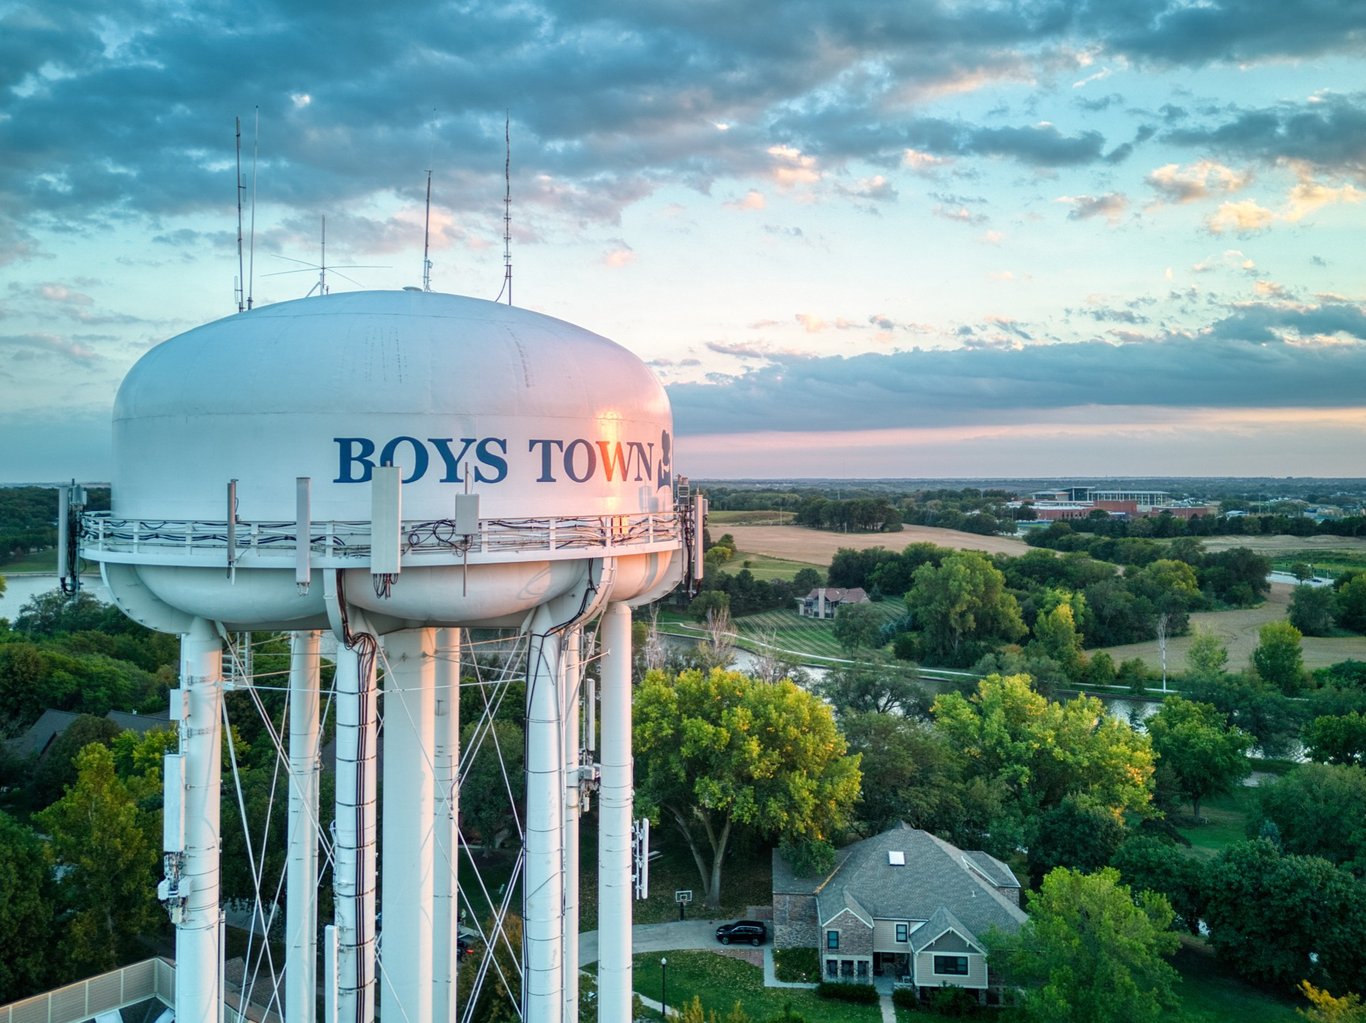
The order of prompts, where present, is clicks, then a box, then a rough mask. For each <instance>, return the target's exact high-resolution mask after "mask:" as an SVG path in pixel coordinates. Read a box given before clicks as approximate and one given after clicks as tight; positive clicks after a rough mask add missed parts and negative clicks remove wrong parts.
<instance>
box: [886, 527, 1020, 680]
mask: <svg viewBox="0 0 1366 1023" xmlns="http://www.w3.org/2000/svg"><path fill="white" fill-rule="evenodd" d="M906 608H907V610H909V611H910V613H911V619H912V622H913V624H914V627H915V628H916V629H917V630H919V632H920V633H921V635H922V637H923V643H924V649H925V653H926V656H927V658H934V659H936V660H941V661H944V662H947V663H949V664H956V665H963V664H971V663H972V662H973V661H975V660H976V659H977V658H978V657H980V656H981V655H982V654H983V653H985V652H986V650H987V648H988V647H989V646H991V645H992V644H994V643H1009V642H1013V641H1014V640H1017V639H1019V638H1020V637H1021V636H1023V635H1024V634H1025V631H1026V629H1025V624H1024V620H1023V619H1022V618H1021V617H1020V605H1019V603H1018V602H1017V601H1016V600H1015V597H1014V595H1012V594H1011V593H1009V592H1008V591H1007V590H1006V585H1005V576H1004V575H1003V574H1002V573H1001V571H1000V569H998V568H996V567H995V566H994V565H993V564H992V563H991V562H990V561H988V560H987V559H986V558H985V557H983V556H982V555H981V554H978V553H976V552H975V551H954V552H953V553H951V554H949V555H947V556H946V557H945V558H944V560H943V561H942V562H940V563H939V565H937V566H936V565H934V564H929V563H927V564H924V565H921V566H920V567H919V568H917V569H916V570H915V576H914V582H913V584H912V586H911V589H910V592H908V593H907V594H906Z"/></svg>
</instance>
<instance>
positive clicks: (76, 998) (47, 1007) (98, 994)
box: [0, 959, 175, 1023]
mask: <svg viewBox="0 0 1366 1023" xmlns="http://www.w3.org/2000/svg"><path fill="white" fill-rule="evenodd" d="M149 998H156V999H158V1000H159V1001H162V1002H164V1003H165V1004H166V1005H174V1004H175V966H174V965H172V964H171V963H169V962H167V961H166V960H165V959H144V960H143V961H142V962H140V963H134V964H133V965H132V966H125V967H123V968H122V969H119V970H112V971H110V972H109V973H102V974H100V975H99V976H98V977H90V978H88V979H86V980H81V981H77V982H76V983H75V984H68V985H66V987H59V988H57V989H56V990H53V991H49V992H47V993H46V994H41V995H34V996H33V997H32V998H25V999H23V1000H22V1001H18V1002H11V1003H10V1004H9V1005H0V1023H81V1021H82V1020H88V1019H93V1018H94V1017H96V1016H98V1015H100V1014H101V1013H106V1012H114V1011H115V1010H117V1009H121V1008H123V1007H124V1006H127V1005H136V1004H137V1003H138V1002H145V1001H147V1000H148V999H149Z"/></svg>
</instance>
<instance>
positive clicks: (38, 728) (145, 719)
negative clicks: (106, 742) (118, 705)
mask: <svg viewBox="0 0 1366 1023" xmlns="http://www.w3.org/2000/svg"><path fill="white" fill-rule="evenodd" d="M80 716H81V715H80V714H79V713H77V712H76V711H70V710H53V709H52V708H51V707H49V708H48V709H47V710H45V711H43V713H42V715H41V716H40V717H39V718H38V720H37V721H35V722H34V723H33V724H32V725H30V726H29V728H28V729H27V730H26V731H25V732H24V733H23V734H21V735H18V736H16V737H15V738H13V739H9V740H7V741H6V742H5V748H6V749H7V750H8V751H9V752H10V754H11V755H12V756H15V757H17V758H20V759H24V758H27V757H35V758H37V757H41V756H42V755H43V754H44V753H46V752H47V751H48V747H50V746H51V745H52V744H53V743H54V742H56V741H57V737H58V736H60V735H61V734H62V733H63V732H65V731H66V730H67V729H68V728H70V727H71V723H72V722H73V721H75V720H76V719H77V718H78V717H80ZM105 717H106V718H107V719H108V720H110V721H112V722H114V724H116V725H117V726H118V727H119V728H121V729H124V730H128V729H131V730H132V731H134V732H137V733H138V734H139V735H145V734H146V733H147V732H149V731H151V730H152V729H153V728H173V727H174V723H173V722H172V721H171V719H170V718H168V717H164V716H162V715H160V714H132V713H128V712H127V711H121V710H111V711H110V712H109V713H107V714H106V715H105Z"/></svg>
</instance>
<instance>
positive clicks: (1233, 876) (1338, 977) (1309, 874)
mask: <svg viewBox="0 0 1366 1023" xmlns="http://www.w3.org/2000/svg"><path fill="white" fill-rule="evenodd" d="M1205 892H1206V897H1207V901H1206V904H1205V922H1206V924H1208V926H1209V929H1210V935H1209V941H1210V945H1211V946H1212V947H1213V948H1214V950H1215V952H1216V953H1217V954H1218V955H1219V957H1220V958H1221V959H1223V960H1224V961H1225V962H1227V963H1228V964H1229V965H1231V966H1232V967H1233V968H1234V969H1235V970H1236V971H1237V972H1238V973H1239V974H1241V975H1242V976H1244V977H1246V978H1247V979H1249V980H1252V981H1255V982H1258V983H1264V984H1276V985H1279V986H1281V987H1284V988H1290V987H1292V986H1294V985H1296V984H1298V983H1299V982H1300V981H1301V980H1309V981H1311V982H1313V983H1314V984H1316V985H1321V986H1326V987H1329V988H1332V989H1334V990H1361V989H1362V988H1363V987H1366V959H1364V958H1363V957H1362V955H1361V949H1362V948H1363V947H1366V887H1363V885H1362V883H1361V882H1360V881H1358V880H1357V879H1356V878H1354V877H1352V875H1351V874H1349V873H1347V872H1346V871H1344V870H1340V869H1339V868H1337V867H1335V866H1333V865H1332V864H1331V863H1329V862H1328V861H1327V860H1325V859H1320V858H1319V857H1317V856H1297V855H1283V854H1282V853H1280V852H1279V851H1277V849H1276V847H1275V846H1273V845H1272V844H1271V843H1270V842H1268V841H1266V840H1265V839H1256V840H1254V841H1251V842H1240V843H1238V844H1236V845H1233V846H1230V847H1229V848H1227V849H1225V850H1224V852H1223V853H1222V854H1221V855H1220V856H1219V857H1218V858H1217V859H1214V860H1211V861H1209V864H1208V866H1207V868H1206V871H1205Z"/></svg>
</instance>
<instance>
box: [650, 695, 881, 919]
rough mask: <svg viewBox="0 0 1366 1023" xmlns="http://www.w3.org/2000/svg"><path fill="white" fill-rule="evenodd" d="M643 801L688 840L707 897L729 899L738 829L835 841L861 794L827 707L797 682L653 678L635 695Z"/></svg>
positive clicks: (855, 766) (708, 900)
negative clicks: (726, 867)
mask: <svg viewBox="0 0 1366 1023" xmlns="http://www.w3.org/2000/svg"><path fill="white" fill-rule="evenodd" d="M634 722H635V729H634V733H635V734H634V739H635V754H636V796H637V799H638V801H639V805H640V806H641V808H642V809H645V810H646V811H647V812H650V813H651V815H652V816H653V815H654V814H655V813H657V814H659V815H660V816H661V817H662V818H664V819H665V820H667V821H668V822H669V823H670V824H672V825H673V826H674V827H675V828H676V829H677V831H678V833H679V834H680V835H681V836H682V838H683V839H684V841H685V842H687V844H688V848H689V850H690V851H691V852H692V855H693V860H694V862H695V863H696V865H697V870H698V874H699V875H700V877H701V880H702V886H703V890H704V892H705V904H706V905H707V906H708V907H711V908H716V907H718V906H719V905H720V900H721V869H722V866H723V864H724V862H725V858H726V852H727V850H728V849H729V848H730V842H731V838H732V835H733V832H734V830H735V829H736V828H737V827H748V828H751V829H753V830H754V831H756V832H758V833H759V834H760V835H762V836H764V837H766V838H769V839H774V840H777V839H783V838H787V839H797V838H810V839H829V838H830V837H831V836H833V835H835V834H837V833H838V832H839V831H840V830H841V829H842V828H843V827H844V826H845V825H846V823H847V822H848V819H849V815H850V813H851V811H852V808H853V806H854V803H855V802H856V801H857V799H858V794H859V782H860V774H859V759H858V757H857V756H847V755H846V746H845V741H844V737H843V736H842V735H840V733H839V730H838V729H837V728H836V727H835V719H834V715H833V713H832V712H831V710H830V707H829V706H828V705H827V704H825V703H824V702H823V701H822V700H820V699H819V698H818V697H816V696H814V695H813V694H811V693H809V692H807V691H806V690H804V689H801V688H799V687H797V686H796V685H794V684H793V683H792V682H789V681H786V680H784V681H781V682H777V683H773V684H767V683H761V682H757V681H756V680H754V679H752V678H750V677H748V676H746V675H742V674H740V673H739V672H734V671H723V670H721V669H715V670H713V671H711V672H710V673H709V674H706V675H703V674H702V673H701V672H699V671H685V672H681V673H680V674H678V675H677V676H674V677H668V676H665V675H664V674H662V673H660V672H651V673H650V674H649V675H647V676H646V678H645V681H644V682H643V683H642V685H641V686H640V688H639V689H638V690H637V691H636V695H635V700H634Z"/></svg>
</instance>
